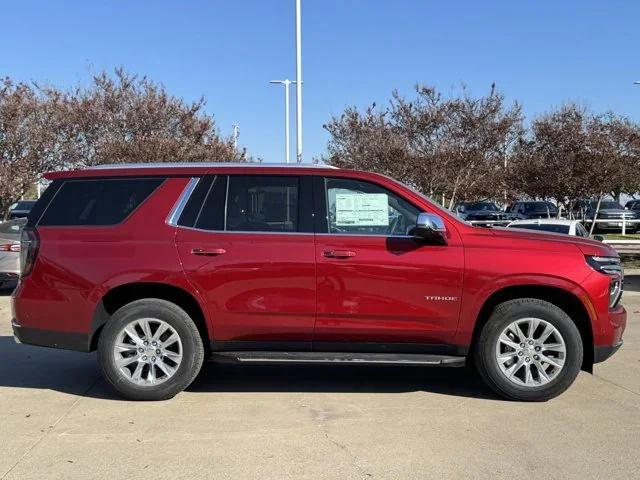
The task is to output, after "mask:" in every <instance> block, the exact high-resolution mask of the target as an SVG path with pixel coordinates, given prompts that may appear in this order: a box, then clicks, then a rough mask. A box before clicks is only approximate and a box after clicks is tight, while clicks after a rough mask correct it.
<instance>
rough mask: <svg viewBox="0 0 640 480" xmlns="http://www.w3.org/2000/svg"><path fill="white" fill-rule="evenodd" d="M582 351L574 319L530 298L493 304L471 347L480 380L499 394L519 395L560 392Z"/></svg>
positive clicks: (532, 397) (533, 397)
mask: <svg viewBox="0 0 640 480" xmlns="http://www.w3.org/2000/svg"><path fill="white" fill-rule="evenodd" d="M582 357H583V346H582V339H581V337H580V332H579V331H578V328H577V327H576V325H575V323H574V322H573V321H572V320H571V318H569V316H568V315H567V314H566V313H565V312H564V311H563V310H562V309H560V308H558V307H557V306H555V305H553V304H552V303H549V302H546V301H544V300H539V299H535V298H520V299H516V300H510V301H507V302H504V303H502V304H500V305H498V306H497V307H496V308H495V309H494V311H493V313H492V315H491V317H490V318H489V320H488V321H487V323H486V324H485V325H484V327H483V329H482V332H481V333H480V337H479V339H478V343H477V345H476V348H475V349H474V360H475V364H476V367H477V369H478V371H479V373H480V375H481V376H482V378H483V379H484V380H485V382H486V383H487V384H488V385H489V386H490V387H491V388H492V389H493V390H494V391H495V392H496V393H498V394H499V395H500V396H502V397H505V398H507V399H510V400H523V401H545V400H549V399H551V398H554V397H556V396H558V395H560V394H561V393H562V392H564V391H565V390H566V389H567V388H569V386H570V385H571V384H572V383H573V381H574V380H575V378H576V376H577V375H578V373H579V372H580V367H581V365H582Z"/></svg>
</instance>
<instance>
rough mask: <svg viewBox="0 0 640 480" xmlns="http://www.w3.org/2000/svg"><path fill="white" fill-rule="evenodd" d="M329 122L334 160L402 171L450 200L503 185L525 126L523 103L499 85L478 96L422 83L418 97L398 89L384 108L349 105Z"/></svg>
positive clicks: (330, 152)
mask: <svg viewBox="0 0 640 480" xmlns="http://www.w3.org/2000/svg"><path fill="white" fill-rule="evenodd" d="M325 129H327V131H328V132H329V133H330V134H331V138H330V140H329V143H328V157H327V158H326V159H325V160H326V161H327V162H328V163H331V164H333V165H337V166H343V167H344V166H349V167H353V168H361V169H366V170H374V171H377V172H381V173H385V174H389V175H394V176H397V177H399V178H401V179H403V180H404V181H405V182H407V183H409V184H411V185H412V186H414V187H416V188H418V189H420V190H421V191H423V192H424V193H426V194H428V195H430V196H440V195H442V196H444V197H446V198H448V199H449V206H450V207H451V206H452V205H453V203H454V201H455V200H456V198H458V197H463V198H464V197H467V196H478V195H483V196H485V195H494V194H495V193H496V191H501V190H502V189H498V188H496V186H499V185H502V184H503V180H502V178H503V172H504V165H505V159H506V158H507V156H508V155H509V154H510V152H511V150H512V149H513V146H514V145H515V144H516V143H517V140H518V138H519V137H520V136H521V135H522V131H523V127H522V114H521V109H520V106H519V105H518V104H514V105H512V106H511V107H506V106H505V103H504V97H503V96H502V95H501V94H500V93H498V92H497V91H496V90H495V88H494V87H493V86H492V88H491V90H490V92H489V94H488V95H486V96H483V97H480V98H473V97H471V96H469V95H467V94H466V92H463V95H462V96H460V97H453V98H444V97H443V96H442V95H441V94H439V93H438V92H437V91H436V90H435V89H433V88H430V87H420V86H419V87H416V96H415V98H412V99H406V98H404V97H402V96H401V95H399V94H398V93H397V92H394V93H393V95H392V99H391V101H390V102H389V106H388V107H387V108H386V109H383V110H380V109H376V106H375V104H374V105H372V106H371V107H369V108H367V109H366V110H365V111H364V112H362V113H361V112H359V111H358V110H357V109H355V108H348V109H347V110H346V111H345V112H344V113H343V115H341V116H340V117H334V118H332V119H331V121H330V122H329V123H328V124H327V125H325Z"/></svg>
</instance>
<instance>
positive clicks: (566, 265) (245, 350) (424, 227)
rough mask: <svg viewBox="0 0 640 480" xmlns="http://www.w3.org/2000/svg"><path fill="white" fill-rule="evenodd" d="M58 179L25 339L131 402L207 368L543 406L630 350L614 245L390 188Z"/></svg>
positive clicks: (275, 174) (278, 172)
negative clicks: (464, 369) (345, 374)
mask: <svg viewBox="0 0 640 480" xmlns="http://www.w3.org/2000/svg"><path fill="white" fill-rule="evenodd" d="M46 177H47V178H48V179H50V180H52V183H51V184H50V186H49V188H48V189H47V190H46V191H45V193H44V194H43V197H42V198H41V199H40V201H38V203H37V204H36V206H35V207H34V209H33V210H32V212H31V214H30V215H29V219H28V222H27V225H26V227H25V228H24V229H23V231H22V239H21V249H22V252H21V280H20V283H19V284H18V287H17V289H16V290H15V291H14V293H13V296H12V302H13V304H12V312H14V318H13V320H12V326H13V332H14V335H15V338H16V339H17V340H18V341H20V342H23V343H27V344H34V345H43V346H49V347H56V348H66V349H72V350H80V351H85V352H89V351H93V350H96V349H97V351H98V359H99V364H100V367H101V369H102V372H103V373H104V377H105V378H106V379H107V381H108V382H109V383H110V384H111V385H112V386H113V387H114V388H115V389H116V390H117V391H118V392H120V394H122V395H123V396H124V397H126V398H129V399H139V400H160V399H167V398H170V397H172V396H174V395H175V394H177V393H178V392H180V391H181V390H183V389H184V388H185V387H187V386H188V385H189V384H190V383H191V382H192V381H193V379H194V378H195V377H196V375H197V374H198V371H199V370H200V367H201V365H202V363H203V360H204V359H205V358H208V357H210V358H211V359H212V360H226V361H229V360H233V361H237V362H241V363H255V362H267V363H290V362H302V363H330V364H345V363H348V364H357V365H360V364H366V363H370V364H376V365H377V364H392V365H433V366H449V367H454V366H462V365H464V364H465V361H466V360H467V359H472V360H473V364H474V365H475V366H476V368H477V369H478V371H479V372H480V375H481V376H482V378H483V379H484V380H485V381H486V382H487V384H488V385H489V386H490V387H491V388H493V389H494V390H495V391H496V392H497V393H498V394H499V395H501V396H503V397H506V398H510V399H517V400H526V401H541V400H547V399H549V398H552V397H555V396H556V395H559V394H560V393H561V392H563V391H564V390H565V389H567V388H568V387H569V386H570V385H571V384H572V383H573V381H574V380H575V378H576V376H577V375H578V372H579V370H580V369H581V368H583V369H585V370H591V368H592V366H593V364H594V363H597V362H601V361H603V360H605V359H607V358H608V357H609V356H611V355H612V354H613V353H614V352H615V351H616V350H617V349H618V348H619V347H620V345H621V344H622V334H623V331H624V329H625V326H626V318H627V314H626V311H625V309H624V307H623V306H622V305H621V304H620V298H621V292H622V275H623V272H622V266H621V264H620V259H619V257H618V255H617V253H616V251H615V250H613V249H612V248H611V247H609V246H607V245H605V244H603V243H601V242H596V241H593V240H589V239H585V238H578V237H569V236H560V235H549V234H545V233H537V232H524V231H519V230H516V229H499V230H498V229H483V228H477V227H474V226H472V225H469V224H468V223H466V222H463V221H461V220H460V219H458V218H457V217H455V216H454V215H452V214H451V212H449V211H447V210H444V209H442V208H440V207H438V206H437V205H435V204H433V203H432V202H430V201H429V200H428V199H427V198H426V197H424V196H422V195H421V194H419V193H417V192H416V191H414V190H413V189H411V188H409V187H407V186H404V185H403V184H401V183H399V182H396V181H394V180H392V179H390V178H388V177H384V176H381V175H377V174H374V173H367V172H358V171H349V170H340V169H333V168H328V167H322V166H317V167H312V166H298V167H295V166H290V165H285V166H277V165H268V164H263V165H255V164H245V165H238V164H176V165H167V164H162V165H148V166H144V165H143V166H140V165H137V166H130V165H129V166H120V167H116V166H113V167H107V168H105V167H103V168H93V169H87V170H82V171H69V172H54V173H49V174H47V175H46ZM49 368H52V366H51V365H49Z"/></svg>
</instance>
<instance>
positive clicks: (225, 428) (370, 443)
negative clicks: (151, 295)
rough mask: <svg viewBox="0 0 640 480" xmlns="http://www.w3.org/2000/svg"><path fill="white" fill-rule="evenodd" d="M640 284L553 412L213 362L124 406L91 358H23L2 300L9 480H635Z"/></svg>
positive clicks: (3, 467) (458, 373) (390, 384)
mask: <svg viewBox="0 0 640 480" xmlns="http://www.w3.org/2000/svg"><path fill="white" fill-rule="evenodd" d="M637 274H638V275H628V277H627V278H628V282H627V292H626V293H625V304H626V306H627V309H628V310H629V313H630V316H629V327H628V330H627V333H626V335H625V342H626V343H625V345H624V346H623V348H622V350H621V351H620V352H618V354H617V355H616V356H614V357H613V358H612V359H611V360H609V361H608V362H607V363H604V364H601V365H598V366H596V372H595V375H593V376H592V375H589V374H586V373H581V374H580V376H579V378H578V379H577V381H576V383H575V384H574V386H573V387H572V388H571V389H570V390H569V391H568V392H567V393H565V394H564V395H562V396H561V397H560V398H557V399H555V400H552V401H550V402H547V403H544V404H524V403H514V402H506V401H502V400H499V399H497V398H496V397H495V396H494V395H493V394H492V393H491V392H490V391H489V390H488V389H487V388H485V387H484V386H483V385H482V384H481V383H480V382H479V381H478V380H477V379H476V378H475V377H474V376H473V375H471V374H470V373H469V372H467V371H465V370H463V369H422V368H408V367H405V368H401V367H398V368H380V367H377V368H372V367H347V366H344V367H332V368H329V367H319V366H296V367H280V366H279V367H276V366H252V367H244V366H243V367H240V366H233V365H231V366H229V365H227V366H220V365H213V364H209V365H205V368H204V370H203V372H202V374H201V375H200V377H199V378H198V379H197V380H196V382H195V383H194V385H192V386H191V387H190V388H189V389H188V391H186V392H184V393H182V394H180V395H179V396H177V397H176V398H175V399H173V400H171V401H167V402H161V403H134V402H125V401H122V400H119V399H118V398H116V397H115V396H114V395H113V393H112V392H111V390H110V389H109V388H108V386H107V385H106V384H105V382H104V380H103V379H102V378H101V377H100V375H99V373H98V369H97V364H96V357H95V355H94V354H90V355H87V354H82V353H74V352H65V351H58V350H50V349H41V348H34V347H29V346H25V345H16V344H15V343H14V342H13V337H12V336H11V332H10V325H9V297H8V295H7V294H5V295H2V294H0V479H4V478H7V479H30V478H33V479H44V478H46V479H73V478H154V479H165V478H172V479H177V478H189V479H194V478H216V479H226V478H229V479H244V478H256V479H261V480H263V479H284V478H296V479H298V478H308V479H332V478H344V479H358V478H362V479H368V478H393V479H400V478H402V479H405V478H406V479H413V478H415V479H428V478H447V479H448V478H451V479H462V478H509V479H511V478H576V479H578V478H579V479H585V478H594V479H595V478H597V479H601V478H606V479H607V480H611V479H618V478H619V479H630V478H638V476H639V473H638V472H639V471H640V454H639V453H638V452H639V450H640V326H639V325H638V321H639V320H640V271H638V272H637Z"/></svg>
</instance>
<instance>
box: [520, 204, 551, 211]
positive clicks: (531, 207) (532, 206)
mask: <svg viewBox="0 0 640 480" xmlns="http://www.w3.org/2000/svg"><path fill="white" fill-rule="evenodd" d="M547 209H549V211H550V212H555V211H556V207H555V205H553V204H552V203H549V202H529V203H525V204H524V211H525V212H531V211H539V210H543V211H546V210H547Z"/></svg>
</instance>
